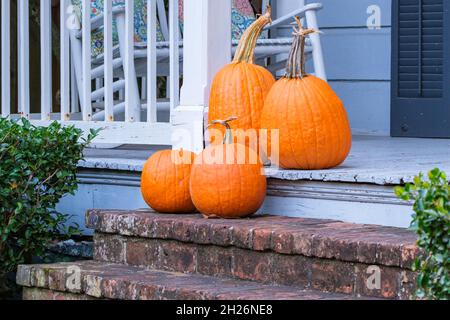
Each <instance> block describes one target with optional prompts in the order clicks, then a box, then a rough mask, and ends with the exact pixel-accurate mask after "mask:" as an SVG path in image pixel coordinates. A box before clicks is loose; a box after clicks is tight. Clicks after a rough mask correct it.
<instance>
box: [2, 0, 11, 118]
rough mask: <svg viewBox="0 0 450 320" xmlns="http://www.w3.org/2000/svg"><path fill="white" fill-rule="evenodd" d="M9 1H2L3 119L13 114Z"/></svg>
mask: <svg viewBox="0 0 450 320" xmlns="http://www.w3.org/2000/svg"><path fill="white" fill-rule="evenodd" d="M10 5H11V4H10V2H9V1H4V0H2V89H1V90H2V117H7V116H9V115H10V113H11V44H10V35H9V30H10V13H11V6H10Z"/></svg>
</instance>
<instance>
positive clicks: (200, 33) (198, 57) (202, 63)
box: [180, 0, 231, 107]
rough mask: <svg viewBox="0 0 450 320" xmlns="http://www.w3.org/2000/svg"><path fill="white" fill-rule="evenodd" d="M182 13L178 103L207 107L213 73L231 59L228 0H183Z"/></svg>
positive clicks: (229, 7)
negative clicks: (182, 62)
mask: <svg viewBox="0 0 450 320" xmlns="http://www.w3.org/2000/svg"><path fill="white" fill-rule="evenodd" d="M217 12H220V14H217ZM184 16H185V23H184V32H183V36H184V42H183V60H184V64H183V87H182V89H181V103H180V104H181V105H182V106H205V107H206V106H208V102H209V91H210V90H209V88H210V84H211V82H212V80H213V78H214V76H215V75H216V73H217V72H218V71H219V70H220V69H221V68H222V67H223V66H224V65H226V64H227V63H230V61H231V33H230V29H231V2H230V1H228V0H217V1H214V4H212V3H211V2H210V1H208V0H185V1H184ZM211 16H213V17H214V18H211ZM205 30H208V32H205Z"/></svg>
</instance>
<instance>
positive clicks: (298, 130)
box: [261, 18, 352, 170]
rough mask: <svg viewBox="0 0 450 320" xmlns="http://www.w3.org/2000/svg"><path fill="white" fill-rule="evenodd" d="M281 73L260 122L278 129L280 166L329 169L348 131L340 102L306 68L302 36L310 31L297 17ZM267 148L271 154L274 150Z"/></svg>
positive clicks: (348, 140)
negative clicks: (287, 55)
mask: <svg viewBox="0 0 450 320" xmlns="http://www.w3.org/2000/svg"><path fill="white" fill-rule="evenodd" d="M297 23H298V28H294V40H293V44H292V49H291V52H290V55H289V58H288V63H287V68H286V75H285V76H284V77H283V78H281V79H280V80H279V81H277V82H276V83H275V84H274V86H273V87H272V89H271V90H270V92H269V94H268V96H267V99H266V102H265V105H264V109H263V112H262V118H261V123H262V127H263V128H264V129H268V130H273V129H278V130H279V133H278V134H279V149H278V152H279V154H278V158H279V165H280V166H281V167H282V168H284V169H303V170H315V169H329V168H333V167H336V166H338V165H340V164H341V163H342V162H344V160H345V159H346V158H347V156H348V154H349V152H350V149H351V145H352V134H351V129H350V125H349V121H348V117H347V113H346V111H345V108H344V105H343V103H342V101H341V100H340V99H339V97H338V96H337V95H336V93H335V92H334V91H333V89H332V88H331V87H330V86H329V85H328V84H327V82H325V81H324V80H322V79H319V78H317V77H315V76H312V75H308V74H306V72H305V39H306V36H307V35H308V34H311V33H313V32H315V31H314V30H311V29H304V28H303V27H302V25H301V22H300V19H299V18H297ZM273 149H274V150H272V152H276V150H275V149H276V148H273Z"/></svg>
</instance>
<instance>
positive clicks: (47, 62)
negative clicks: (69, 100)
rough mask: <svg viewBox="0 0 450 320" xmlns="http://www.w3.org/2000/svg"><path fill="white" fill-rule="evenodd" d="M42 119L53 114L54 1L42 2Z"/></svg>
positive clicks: (42, 0)
mask: <svg viewBox="0 0 450 320" xmlns="http://www.w3.org/2000/svg"><path fill="white" fill-rule="evenodd" d="M40 23H41V119H42V120H49V119H50V113H51V112H52V109H53V106H52V103H53V101H52V100H53V99H52V1H51V0H41V20H40Z"/></svg>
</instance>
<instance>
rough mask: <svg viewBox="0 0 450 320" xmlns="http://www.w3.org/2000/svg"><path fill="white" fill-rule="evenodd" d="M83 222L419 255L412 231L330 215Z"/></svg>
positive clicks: (391, 256) (281, 247) (326, 251)
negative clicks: (310, 217) (345, 221)
mask: <svg viewBox="0 0 450 320" xmlns="http://www.w3.org/2000/svg"><path fill="white" fill-rule="evenodd" d="M86 225H87V226H88V227H89V228H91V229H94V230H95V231H96V232H97V233H108V234H117V235H122V236H132V237H138V238H150V239H163V240H176V241H181V242H187V243H195V244H203V245H216V246H222V247H233V246H234V247H238V248H242V249H248V250H254V251H273V252H275V253H281V254H294V255H304V256H308V257H317V258H326V259H337V260H341V261H347V262H357V263H365V264H377V265H384V266H392V267H400V268H405V269H410V267H411V265H412V263H413V261H414V260H415V259H416V257H417V256H418V255H419V254H420V251H419V249H418V247H417V246H416V241H417V237H416V235H415V234H414V232H412V231H410V230H407V229H402V228H393V227H385V226H376V225H362V224H353V223H344V222H341V221H335V220H322V219H307V218H290V217H281V216H269V215H259V216H254V217H252V218H249V219H242V220H221V219H218V220H214V219H210V220H207V219H204V218H203V217H202V216H201V215H197V214H186V215H167V214H164V215H162V214H157V213H155V212H154V211H152V210H147V209H146V210H137V211H117V210H92V211H89V212H88V213H87V214H86Z"/></svg>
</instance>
